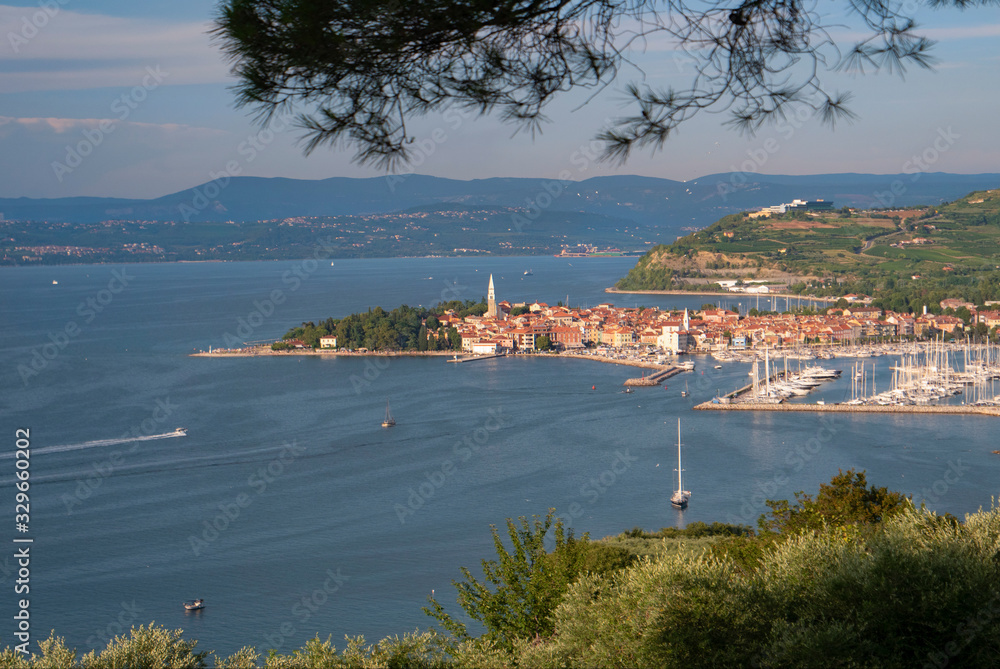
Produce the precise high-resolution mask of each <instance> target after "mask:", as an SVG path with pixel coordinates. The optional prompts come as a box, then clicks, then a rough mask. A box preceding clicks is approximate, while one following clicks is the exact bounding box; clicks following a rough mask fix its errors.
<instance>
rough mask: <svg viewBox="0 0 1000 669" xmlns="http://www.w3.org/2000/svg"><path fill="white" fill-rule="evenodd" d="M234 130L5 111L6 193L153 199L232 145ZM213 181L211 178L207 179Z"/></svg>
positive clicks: (2, 172)
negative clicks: (30, 115) (17, 114)
mask: <svg viewBox="0 0 1000 669" xmlns="http://www.w3.org/2000/svg"><path fill="white" fill-rule="evenodd" d="M235 139H236V138H234V137H233V135H232V133H230V132H226V131H223V130H217V129H213V128H203V127H197V126H191V125H184V124H177V123H136V122H133V121H123V120H119V119H117V118H111V119H107V118H105V119H93V118H90V119H69V118H44V117H40V118H14V117H9V116H0V155H4V156H18V159H17V160H5V161H2V163H0V184H2V185H0V196H2V197H16V196H22V195H24V196H28V197H59V196H64V195H84V194H94V195H113V196H118V197H136V196H139V197H153V196H157V195H163V194H164V193H167V192H170V191H171V190H179V189H180V188H184V187H187V186H189V185H191V181H192V176H190V175H196V174H202V173H204V172H205V170H206V167H205V166H206V165H215V164H217V163H218V158H217V156H219V155H226V154H227V153H228V152H231V151H232V150H233V148H232V147H233V143H234V140H235ZM204 180H206V181H207V179H204Z"/></svg>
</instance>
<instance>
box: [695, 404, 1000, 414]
mask: <svg viewBox="0 0 1000 669" xmlns="http://www.w3.org/2000/svg"><path fill="white" fill-rule="evenodd" d="M694 408H695V409H696V410H698V411H820V412H827V413H881V414H885V413H889V414H900V413H935V414H943V413H946V414H972V415H977V414H978V415H980V416H1000V407H975V406H966V405H954V404H945V405H937V404H927V405H914V404H907V405H902V406H892V405H886V406H881V405H866V404H860V405H855V404H785V403H781V404H763V403H756V402H740V403H739V404H718V403H715V402H702V403H701V404H698V405H696V406H695V407H694Z"/></svg>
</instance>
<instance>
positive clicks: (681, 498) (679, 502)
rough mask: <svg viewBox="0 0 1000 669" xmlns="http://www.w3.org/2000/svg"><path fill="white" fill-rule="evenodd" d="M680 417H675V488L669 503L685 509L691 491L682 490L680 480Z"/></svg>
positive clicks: (681, 470)
mask: <svg viewBox="0 0 1000 669" xmlns="http://www.w3.org/2000/svg"><path fill="white" fill-rule="evenodd" d="M683 471H684V470H683V469H681V419H680V418H678V419H677V490H675V491H674V494H672V495H671V496H670V504H671V505H673V506H674V507H676V508H678V509H686V508H687V505H688V500H690V499H691V491H690V490H684V485H683V483H682V482H681V472H683Z"/></svg>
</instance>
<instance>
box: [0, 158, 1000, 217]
mask: <svg viewBox="0 0 1000 669" xmlns="http://www.w3.org/2000/svg"><path fill="white" fill-rule="evenodd" d="M998 186H1000V174H947V173H942V172H936V173H916V174H897V175H875V174H818V175H808V176H782V175H776V176H775V175H764V174H750V173H745V172H736V173H722V174H711V175H708V176H704V177H700V178H698V179H694V180H691V181H683V182H682V181H671V180H669V179H657V178H653V177H640V176H609V177H594V178H592V179H586V180H584V181H573V182H558V181H554V180H551V179H517V178H494V179H476V180H472V181H459V180H455V179H442V178H439V177H431V176H424V175H419V174H413V175H390V176H385V177H375V178H368V179H351V178H345V177H334V178H330V179H322V180H318V181H308V180H301V179H283V178H272V179H266V178H259V177H232V178H229V179H226V180H224V181H221V180H220V181H215V182H208V183H205V184H202V185H200V186H198V187H196V188H191V189H188V190H183V191H180V192H177V193H173V194H170V195H165V196H163V197H160V198H156V199H151V200H130V199H120V198H100V197H72V198H54V199H31V198H0V216H2V217H3V218H5V219H7V220H34V221H49V222H66V223H97V222H101V221H106V220H132V221H137V220H146V221H187V222H192V223H196V222H211V221H228V220H232V221H237V222H240V221H242V222H248V221H260V220H272V219H284V218H292V217H309V216H341V215H365V214H385V213H391V212H395V211H405V210H407V209H411V208H414V207H421V208H431V209H436V210H447V209H448V208H449V207H451V206H455V205H460V206H463V207H470V206H476V207H479V206H492V207H498V208H500V207H515V208H523V207H527V208H528V209H529V211H530V210H531V209H532V208H533V207H538V208H541V209H545V210H548V211H568V212H583V213H585V214H597V215H600V216H601V217H602V218H603V219H604V220H613V219H614V220H618V221H623V220H624V221H631V222H634V223H637V224H640V225H644V226H656V227H662V228H668V229H674V230H680V229H683V228H688V227H703V226H706V225H709V224H711V223H713V222H715V221H716V220H718V219H719V218H720V217H722V216H724V215H726V214H730V213H734V212H737V211H743V210H747V209H753V208H756V207H762V206H767V205H772V204H780V203H782V202H790V201H791V200H792V199H795V198H802V199H808V200H815V199H824V200H832V201H833V202H834V205H835V206H836V207H838V208H839V207H841V206H844V205H847V206H852V207H864V208H867V207H892V206H899V205H918V204H939V203H941V202H946V201H949V200H954V199H956V198H959V197H961V196H963V195H966V194H967V193H969V192H971V191H973V190H983V189H988V188H996V187H998Z"/></svg>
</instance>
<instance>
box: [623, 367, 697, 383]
mask: <svg viewBox="0 0 1000 669" xmlns="http://www.w3.org/2000/svg"><path fill="white" fill-rule="evenodd" d="M686 371H688V370H686V369H684V368H683V367H668V368H667V369H662V370H660V371H658V372H654V373H653V374H650V375H649V376H641V377H638V378H631V379H625V383H623V384H622V385H623V386H630V387H631V386H639V387H648V386H658V385H660V382H662V381H665V380H666V379H669V378H670V377H671V376H676V375H677V374H680V373H681V372H686Z"/></svg>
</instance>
